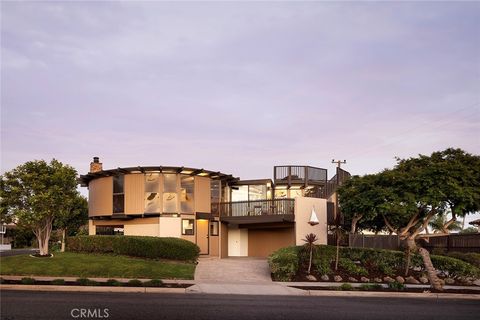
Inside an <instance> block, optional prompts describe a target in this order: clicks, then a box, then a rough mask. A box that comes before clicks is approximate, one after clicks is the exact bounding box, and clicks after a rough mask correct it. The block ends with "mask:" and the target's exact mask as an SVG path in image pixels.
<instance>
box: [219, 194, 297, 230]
mask: <svg viewBox="0 0 480 320" xmlns="http://www.w3.org/2000/svg"><path fill="white" fill-rule="evenodd" d="M294 207H295V200H294V199H275V200H255V201H235V202H221V203H216V204H213V203H212V214H213V215H219V216H220V220H222V221H225V222H228V223H234V224H251V223H270V222H293V221H294Z"/></svg>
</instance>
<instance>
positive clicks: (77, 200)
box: [54, 192, 88, 252]
mask: <svg viewBox="0 0 480 320" xmlns="http://www.w3.org/2000/svg"><path fill="white" fill-rule="evenodd" d="M66 201H68V202H69V203H66V206H64V207H63V210H62V211H59V212H58V216H57V217H56V218H55V222H54V226H55V227H56V228H57V229H59V230H60V231H61V233H62V247H61V252H65V238H66V236H67V231H72V232H75V231H77V230H78V229H79V228H80V227H81V226H83V225H84V224H86V223H87V222H88V202H87V199H85V197H83V196H82V195H80V193H78V192H77V194H76V195H75V196H74V197H72V198H71V199H68V200H66ZM72 235H73V234H72Z"/></svg>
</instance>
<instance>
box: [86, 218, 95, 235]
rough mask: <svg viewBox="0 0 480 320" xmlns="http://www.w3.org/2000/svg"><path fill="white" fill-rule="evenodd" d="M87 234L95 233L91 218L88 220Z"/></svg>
mask: <svg viewBox="0 0 480 320" xmlns="http://www.w3.org/2000/svg"><path fill="white" fill-rule="evenodd" d="M88 235H89V236H93V235H95V225H94V224H93V220H88Z"/></svg>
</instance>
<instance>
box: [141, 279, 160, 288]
mask: <svg viewBox="0 0 480 320" xmlns="http://www.w3.org/2000/svg"><path fill="white" fill-rule="evenodd" d="M143 285H144V286H145V287H161V286H162V285H163V281H162V280H160V279H152V280H149V281H145V282H144V283H143Z"/></svg>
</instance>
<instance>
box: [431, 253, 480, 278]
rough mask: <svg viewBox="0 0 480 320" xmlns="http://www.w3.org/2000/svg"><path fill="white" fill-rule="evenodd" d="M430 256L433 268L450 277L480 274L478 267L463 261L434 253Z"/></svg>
mask: <svg viewBox="0 0 480 320" xmlns="http://www.w3.org/2000/svg"><path fill="white" fill-rule="evenodd" d="M430 258H431V260H432V263H433V266H434V267H435V269H437V270H439V271H441V272H443V273H445V274H446V275H448V276H449V277H451V278H458V277H476V276H479V275H480V270H479V269H478V268H476V267H475V266H473V265H471V264H469V263H467V262H465V261H462V260H458V259H455V258H451V257H446V256H435V255H432V256H431V257H430Z"/></svg>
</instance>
